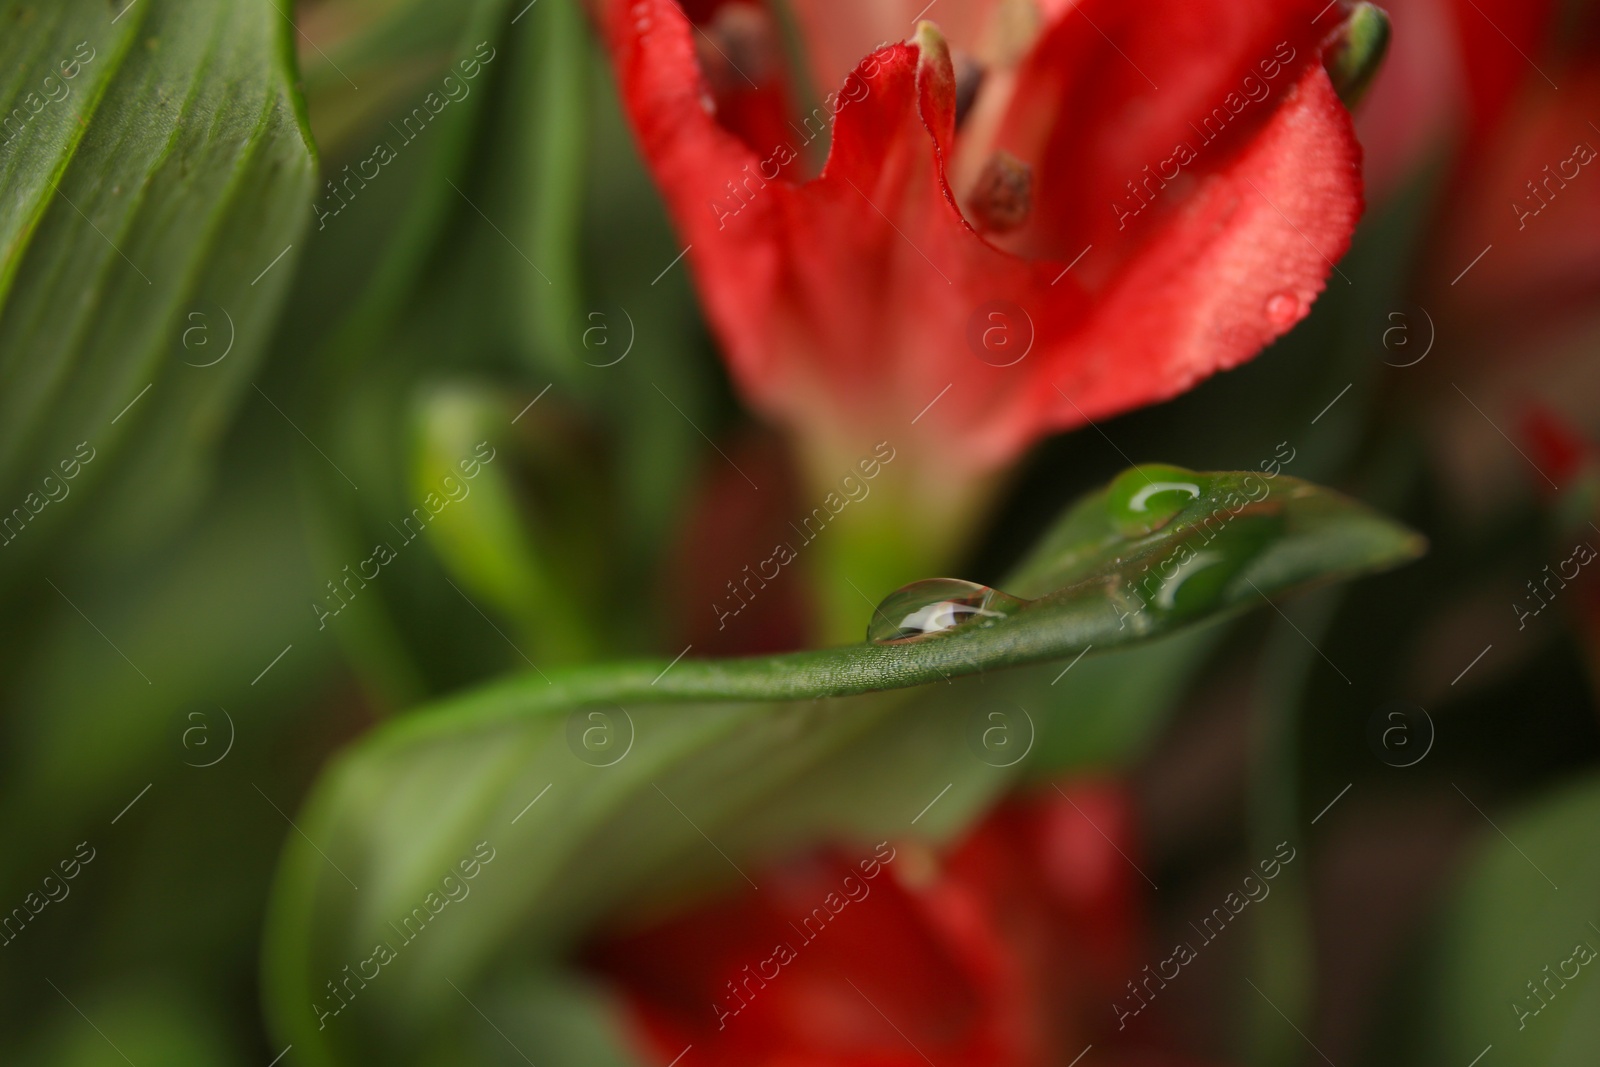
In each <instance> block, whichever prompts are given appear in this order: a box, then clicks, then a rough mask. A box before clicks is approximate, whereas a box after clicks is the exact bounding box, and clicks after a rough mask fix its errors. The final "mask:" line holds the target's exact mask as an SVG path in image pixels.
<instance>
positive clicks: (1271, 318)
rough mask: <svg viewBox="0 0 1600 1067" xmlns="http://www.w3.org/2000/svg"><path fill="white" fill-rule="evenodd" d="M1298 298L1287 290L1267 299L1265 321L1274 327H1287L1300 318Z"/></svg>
mask: <svg viewBox="0 0 1600 1067" xmlns="http://www.w3.org/2000/svg"><path fill="white" fill-rule="evenodd" d="M1300 311H1301V309H1300V298H1299V297H1298V296H1296V295H1295V294H1293V293H1291V292H1289V291H1288V290H1287V289H1284V290H1281V291H1279V292H1276V293H1273V294H1272V295H1271V296H1269V297H1267V321H1268V322H1270V323H1272V325H1274V326H1288V325H1290V324H1291V323H1293V322H1294V321H1295V320H1296V319H1298V318H1299V317H1300Z"/></svg>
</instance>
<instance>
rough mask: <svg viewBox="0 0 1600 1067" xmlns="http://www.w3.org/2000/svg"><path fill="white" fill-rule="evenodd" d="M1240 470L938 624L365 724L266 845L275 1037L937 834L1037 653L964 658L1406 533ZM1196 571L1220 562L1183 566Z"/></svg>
mask: <svg viewBox="0 0 1600 1067" xmlns="http://www.w3.org/2000/svg"><path fill="white" fill-rule="evenodd" d="M1147 478H1148V481H1146V479H1147ZM1129 479H1137V480H1138V482H1139V485H1137V486H1130V484H1129ZM1165 483H1175V484H1177V485H1181V486H1192V487H1193V492H1194V494H1198V495H1191V494H1190V492H1189V491H1188V490H1185V489H1178V488H1171V487H1167V486H1165ZM1151 484H1153V485H1154V487H1155V488H1154V489H1152V490H1151V491H1149V492H1146V491H1144V490H1143V489H1142V487H1143V486H1145V485H1151ZM1267 486H1268V483H1266V482H1264V481H1263V480H1262V479H1260V478H1258V477H1255V476H1248V475H1233V474H1211V475H1195V474H1193V473H1192V472H1187V471H1176V469H1173V468H1163V469H1155V468H1151V469H1148V470H1146V471H1137V470H1136V471H1134V472H1130V474H1129V475H1125V476H1124V477H1123V478H1122V479H1119V480H1118V481H1117V482H1115V483H1113V485H1112V486H1111V487H1109V488H1108V489H1107V490H1105V491H1102V492H1100V493H1097V494H1094V495H1092V496H1090V497H1089V498H1088V499H1087V500H1085V501H1084V502H1082V503H1081V504H1079V505H1078V506H1077V507H1075V508H1074V509H1072V510H1071V511H1070V512H1069V513H1068V515H1067V516H1066V517H1065V518H1064V519H1063V520H1062V523H1061V524H1060V526H1058V527H1057V529H1056V530H1055V531H1054V533H1053V534H1052V535H1051V537H1049V538H1047V540H1046V543H1045V544H1046V547H1045V548H1044V549H1042V550H1041V552H1040V554H1038V555H1036V556H1034V557H1033V558H1032V559H1030V561H1029V562H1028V563H1027V564H1026V565H1025V566H1024V567H1023V568H1022V569H1021V570H1020V571H1019V573H1018V575H1017V580H1016V582H1015V583H1013V584H1014V587H1015V588H1017V589H1019V590H1025V591H1027V592H1028V593H1030V594H1032V595H1033V597H1034V599H1032V600H1031V601H1030V602H1029V603H1028V604H1027V605H1026V606H1024V607H1022V608H1021V609H1019V610H1017V611H1015V612H1014V613H1012V614H1010V615H1006V616H1003V617H996V618H988V619H983V620H982V621H981V622H980V623H978V624H970V625H968V626H963V627H960V628H957V629H955V630H952V631H950V632H947V633H942V634H935V635H932V636H929V637H926V638H923V639H919V640H913V641H910V642H907V643H903V644H896V645H869V644H864V645H856V646H850V647H846V648H839V649H828V650H822V651H815V652H802V653H794V654H791V655H786V656H766V657H753V658H750V659H741V660H726V661H695V660H692V659H682V660H680V661H678V662H671V661H667V660H660V661H649V662H644V663H620V664H611V665H604V666H598V667H593V668H573V669H568V670H560V671H558V670H554V669H552V670H551V671H549V672H547V673H548V675H549V677H548V678H545V677H541V676H539V675H532V676H524V677H518V678H514V679H511V680H508V681H506V682H503V683H500V684H497V685H493V686H489V687H486V688H484V689H481V690H478V691H477V692H474V693H470V694H467V695H465V696H462V697H459V698H456V699H454V700H450V701H447V702H445V703H443V704H440V705H438V706H436V707H434V708H432V709H427V710H424V711H422V712H419V713H417V714H415V715H413V716H410V717H408V718H406V719H404V720H400V721H397V722H395V723H393V724H391V725H389V726H386V727H384V728H383V729H381V730H379V731H377V732H375V733H374V734H373V735H371V736H369V737H368V738H367V739H366V740H364V741H363V742H362V743H361V744H359V745H358V746H356V747H355V748H354V749H352V750H351V751H350V752H348V753H346V754H345V755H344V756H343V757H342V758H341V759H340V760H339V761H338V762H337V763H336V764H335V765H334V766H333V767H331V768H329V770H328V771H327V772H326V773H325V775H324V776H323V778H322V780H321V782H320V783H319V785H318V787H317V788H316V790H315V791H314V793H313V796H312V799H311V800H310V802H309V804H308V806H307V808H306V810H305V811H304V812H303V813H302V815H301V816H300V818H299V820H298V822H299V825H300V826H301V827H302V828H303V829H304V830H305V833H306V837H307V838H308V839H309V841H311V842H314V843H315V847H312V846H311V845H308V844H306V842H305V841H304V840H302V839H300V838H298V837H296V838H295V839H293V840H290V841H289V842H288V845H287V846H286V851H285V855H284V858H283V862H282V866H281V867H280V871H279V877H278V881H277V885H276V887H275V890H274V894H273V905H272V914H271V917H270V920H269V927H268V933H267V938H266V950H267V957H266V975H265V986H266V989H267V994H268V1003H269V1011H270V1014H271V1016H272V1019H273V1022H274V1025H275V1026H276V1028H277V1029H278V1031H279V1034H280V1036H281V1037H282V1038H283V1039H284V1040H287V1041H292V1042H293V1043H294V1044H295V1045H296V1048H297V1050H301V1051H303V1053H304V1055H305V1057H306V1062H314V1063H344V1062H358V1061H359V1060H360V1059H361V1057H362V1056H371V1055H373V1054H374V1051H375V1050H377V1049H380V1048H381V1049H382V1055H383V1056H384V1057H386V1058H387V1057H393V1059H394V1061H395V1062H408V1061H409V1062H415V1059H414V1057H415V1056H416V1054H417V1053H416V1049H418V1048H420V1047H424V1046H426V1045H428V1044H429V1043H430V1042H431V1041H432V1040H434V1039H435V1038H437V1035H438V1034H439V1033H441V1032H443V1031H444V1030H445V1029H448V1028H449V1027H450V1026H451V1025H452V1024H451V1022H450V1020H451V1019H452V1018H453V1017H455V1016H456V1015H457V1014H458V1013H459V1011H460V1005H459V1004H457V1003H455V1002H454V1001H452V1000H451V998H449V997H447V996H445V995H444V994H445V993H447V992H449V987H448V986H447V985H445V984H444V983H445V979H447V978H448V979H449V980H450V981H452V982H455V983H456V984H457V985H459V986H461V987H462V988H463V989H470V988H473V987H474V986H476V985H478V984H479V983H481V982H482V981H483V980H484V976H485V975H486V973H487V972H488V971H489V970H490V969H491V968H492V967H493V966H494V965H495V964H496V962H497V961H506V960H510V959H518V960H521V961H523V962H527V961H529V960H540V959H544V960H549V959H552V958H559V956H560V954H561V953H562V952H563V950H565V949H566V948H568V947H570V946H571V945H572V943H573V942H574V941H576V940H577V939H579V938H581V937H582V936H584V933H585V931H587V930H589V929H591V928H592V927H593V925H594V924H596V923H597V922H600V921H602V920H603V919H604V918H605V917H606V916H607V915H608V914H611V913H613V912H615V911H617V910H630V911H636V910H639V909H657V908H662V907H670V906H671V905H672V904H673V903H674V902H676V901H680V900H682V899H683V898H684V897H686V896H689V895H693V894H696V893H701V892H704V891H706V890H707V889H708V888H712V887H715V886H718V885H726V884H730V883H731V884H738V883H739V881H740V879H741V878H743V877H748V873H749V872H750V871H759V869H760V865H761V863H762V861H763V860H765V859H770V858H773V857H775V856H777V855H780V854H782V853H784V852H785V851H787V850H790V849H792V848H795V847H799V846H800V845H802V844H804V843H806V842H810V841H815V840H817V839H818V838H827V839H832V840H839V841H848V842H856V843H865V842H871V841H876V840H880V839H882V838H883V837H887V836H894V837H904V836H907V835H921V836H924V837H928V838H932V839H938V838H941V837H944V836H947V835H949V834H953V833H955V832H958V831H959V830H960V829H961V827H962V826H963V825H965V823H966V821H967V820H968V819H970V818H971V817H972V815H973V814H974V813H975V812H977V811H979V810H981V809H982V808H983V807H984V806H985V805H987V804H988V803H989V802H991V801H992V799H993V797H994V796H995V795H996V793H998V792H999V791H1000V790H1001V789H1003V788H1004V787H1005V785H1006V784H1007V782H1009V781H1010V780H1011V779H1012V777H1013V776H1014V775H1015V774H1016V773H1017V769H1018V768H1019V767H1020V766H1021V755H1022V754H1023V753H1025V748H1024V749H1023V752H1019V753H1018V755H1017V757H1016V758H1012V757H1011V756H1010V755H1009V752H1010V750H1008V749H1004V750H1001V751H999V752H996V751H994V750H993V749H988V748H986V747H985V746H984V744H982V743H978V742H976V741H975V737H974V735H975V733H976V734H978V735H979V736H981V735H982V734H983V731H984V730H985V729H986V728H987V725H986V724H988V723H989V722H990V721H991V719H990V714H991V711H992V710H993V708H994V707H995V705H997V704H998V705H1000V706H1001V710H1002V711H1007V709H1009V708H1010V707H1012V706H1014V704H1015V701H1014V700H1013V699H1012V698H1013V697H1014V696H1017V695H1020V694H1024V693H1034V694H1037V693H1039V692H1049V691H1050V687H1049V686H1048V685H1045V686H1042V687H1041V685H1040V679H1039V677H1038V675H1039V674H1040V672H1041V668H1037V667H1036V668H1034V669H1033V670H1031V671H1015V672H1007V673H1005V674H1001V675H989V674H986V673H984V672H986V671H990V670H993V669H995V668H1000V667H1012V666H1020V665H1025V664H1038V663H1042V662H1043V661H1046V660H1050V659H1058V658H1060V657H1064V656H1070V655H1076V654H1077V653H1078V652H1080V651H1082V650H1084V649H1085V648H1087V647H1088V646H1089V645H1094V646H1095V647H1096V649H1098V648H1100V647H1101V646H1102V645H1103V646H1104V647H1107V648H1113V647H1119V646H1127V647H1131V646H1132V645H1133V644H1134V643H1135V642H1141V641H1147V640H1149V639H1150V638H1153V637H1156V636H1158V635H1163V634H1168V633H1173V632H1175V631H1177V629H1178V628H1179V627H1181V626H1183V625H1184V624H1186V623H1190V622H1197V621H1200V620H1202V619H1208V618H1215V617H1217V616H1218V615H1219V614H1220V613H1225V612H1228V611H1231V610H1236V609H1240V608H1242V607H1245V606H1249V605H1252V604H1256V603H1259V602H1260V600H1261V599H1262V598H1263V597H1264V596H1265V595H1268V594H1273V593H1278V592H1282V591H1285V590H1287V589H1291V588H1294V587H1297V586H1300V585H1304V584H1307V583H1309V582H1312V581H1318V580H1327V579H1331V578H1337V577H1347V576H1350V575H1353V574H1356V573H1361V572H1363V571H1367V570H1371V569H1374V568H1377V567H1381V566H1387V565H1391V564H1394V563H1396V562H1399V561H1401V560H1404V559H1406V558H1409V557H1410V556H1411V555H1414V554H1415V553H1416V552H1417V551H1418V550H1419V548H1420V543H1419V540H1418V539H1417V538H1416V537H1415V536H1414V535H1412V534H1410V533H1408V532H1407V531H1405V530H1403V529H1401V528H1400V527H1397V526H1395V525H1394V524H1392V523H1390V522H1388V521H1387V520H1384V519H1382V518H1380V517H1379V516H1377V515H1374V514H1373V513H1371V512H1370V511H1368V510H1367V509H1365V508H1363V507H1361V506H1360V505H1358V504H1355V503H1353V502H1351V501H1348V500H1346V499H1344V498H1342V497H1339V496H1337V495H1336V494H1333V493H1330V492H1328V491H1326V490H1321V489H1317V488H1315V487H1313V486H1310V485H1307V484H1305V483H1301V482H1296V481H1293V480H1290V479H1287V478H1285V479H1282V480H1280V481H1277V482H1275V483H1272V484H1271V486H1270V489H1268V488H1267ZM1244 493H1250V494H1252V495H1254V496H1255V497H1256V500H1255V502H1254V503H1251V502H1249V501H1248V500H1246V499H1245V497H1244V496H1242V495H1241V494H1244ZM1160 494H1166V495H1162V496H1161V498H1160V499H1159V500H1158V499H1157V496H1158V495H1160ZM1172 494H1176V495H1177V496H1178V497H1179V498H1180V499H1172V496H1171V495H1172ZM1163 505H1165V506H1163ZM1219 509H1220V510H1219ZM1186 546H1187V547H1188V548H1190V549H1192V550H1193V551H1192V552H1191V553H1190V555H1193V556H1194V557H1196V558H1200V556H1201V553H1202V552H1209V553H1212V554H1214V555H1215V557H1216V561H1215V562H1211V563H1207V564H1206V566H1204V567H1202V566H1200V565H1199V564H1196V563H1194V562H1190V563H1188V564H1185V566H1186V567H1187V568H1188V570H1187V571H1185V570H1172V571H1171V577H1169V578H1168V580H1167V584H1166V585H1162V584H1161V583H1159V582H1158V583H1157V584H1155V585H1152V586H1151V587H1150V588H1151V590H1152V592H1150V594H1149V602H1148V605H1147V606H1146V607H1145V608H1143V609H1142V610H1140V609H1136V608H1135V606H1134V603H1135V597H1136V594H1135V593H1130V592H1129V591H1128V588H1127V587H1128V585H1129V583H1130V582H1139V581H1142V580H1143V579H1144V575H1145V574H1146V573H1147V572H1148V570H1149V569H1150V568H1151V567H1154V568H1155V569H1156V573H1157V574H1158V575H1159V574H1160V573H1161V570H1160V565H1161V563H1162V562H1164V561H1169V560H1172V559H1174V558H1176V557H1177V556H1179V555H1180V554H1182V550H1183V549H1184V548H1185V547H1186ZM1197 546H1198V547H1197ZM1202 562H1206V561H1205V560H1203V559H1202ZM1175 566H1176V565H1175ZM1213 568H1214V569H1216V570H1218V571H1220V572H1222V576H1221V577H1220V578H1216V577H1207V580H1205V581H1203V582H1202V581H1200V580H1199V576H1201V575H1203V572H1204V571H1205V570H1208V569H1213ZM1191 582H1194V583H1195V584H1194V585H1193V587H1192V590H1191V588H1190V583H1191ZM1172 583H1176V584H1175V585H1174V584H1172ZM962 676H968V677H962ZM932 682H938V683H942V684H938V685H928V684H927V683H932ZM916 686H922V688H916V689H911V690H910V691H909V692H903V693H878V692H874V691H877V690H888V689H897V688H906V687H916ZM1027 699H1029V700H1031V699H1033V698H1032V697H1031V696H1030V697H1027ZM774 700H784V701H788V702H787V703H781V704H774V703H771V701H774ZM1022 710H1024V711H1026V710H1027V709H1026V708H1023V709H1022ZM1038 710H1039V711H1040V713H1041V714H1042V713H1043V712H1044V709H1043V708H1039V709H1038ZM1029 714H1030V715H1031V714H1032V713H1031V712H1030V713H1029ZM1067 714H1069V715H1070V709H1067ZM703 835H704V836H703ZM708 837H709V838H710V839H711V840H712V841H714V842H715V843H716V844H715V848H714V849H713V846H711V845H708V843H707V838H708ZM480 842H486V844H485V845H484V846H483V847H484V848H486V849H488V850H491V851H492V852H493V854H494V857H495V858H494V859H493V861H492V862H490V863H487V864H484V865H483V866H482V869H481V870H480V871H479V872H478V874H477V877H476V878H475V879H474V881H473V882H472V884H471V886H470V893H469V896H468V897H466V898H465V899H463V900H461V901H459V902H458V903H456V904H446V905H443V906H442V907H441V908H440V910H439V913H438V916H437V918H436V919H432V920H430V922H432V921H436V922H438V923H439V924H441V925H448V927H449V933H448V934H446V935H442V936H435V935H430V934H428V932H427V930H426V929H424V930H423V932H422V933H420V934H418V935H417V936H415V937H414V938H411V939H409V940H407V939H405V938H404V935H402V934H400V933H399V932H397V931H398V929H399V928H398V927H397V926H391V925H390V924H391V923H399V922H400V920H401V919H402V918H403V917H404V916H406V915H407V914H409V913H410V912H411V909H412V908H413V907H414V906H418V905H423V904H424V903H425V901H427V899H428V894H429V893H430V892H431V891H435V890H436V889H437V887H438V885H439V883H440V880H441V879H442V878H443V876H444V875H445V874H447V873H449V872H450V871H451V870H452V869H454V866H455V865H456V864H457V863H458V862H459V861H461V860H463V859H465V858H468V857H469V856H470V855H471V854H472V852H473V850H474V848H475V847H477V846H478V844H479V843H480ZM719 852H720V853H721V855H719V854H718V853H719ZM357 887H359V888H357ZM436 899H438V898H436ZM425 914H426V912H425ZM385 939H387V941H388V943H389V944H390V946H391V951H394V952H395V959H394V960H393V962H391V963H390V964H388V965H387V966H385V967H383V968H382V969H381V970H380V971H379V977H378V978H376V979H373V980H372V981H371V982H370V983H368V985H367V986H366V987H363V988H361V989H360V990H359V991H358V992H355V993H354V995H353V996H352V997H350V998H349V1006H348V1007H345V1008H340V1004H341V1001H340V1000H334V999H331V992H330V991H329V990H328V989H327V987H326V983H327V982H330V981H343V980H344V978H343V975H344V974H345V973H346V972H344V971H343V968H344V967H345V966H346V965H349V966H351V967H352V968H358V969H366V970H367V971H368V972H369V973H370V965H365V964H363V963H362V961H363V960H366V959H368V958H370V957H371V956H372V954H373V952H374V948H375V946H376V945H377V944H378V943H379V942H380V941H384V940H385ZM353 988H354V987H353V986H352V989H353ZM456 999H459V998H456ZM315 1005H320V1010H321V1012H332V1011H333V1010H334V1009H339V1013H338V1014H337V1015H332V1014H330V1015H327V1016H323V1015H321V1014H320V1012H319V1009H318V1007H317V1006H315Z"/></svg>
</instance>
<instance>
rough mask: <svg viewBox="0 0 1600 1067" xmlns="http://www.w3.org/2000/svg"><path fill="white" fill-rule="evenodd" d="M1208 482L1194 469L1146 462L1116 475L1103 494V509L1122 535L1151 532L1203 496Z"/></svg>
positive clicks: (1137, 534)
mask: <svg viewBox="0 0 1600 1067" xmlns="http://www.w3.org/2000/svg"><path fill="white" fill-rule="evenodd" d="M1208 488H1209V482H1208V481H1207V480H1206V479H1205V478H1203V477H1201V476H1200V475H1198V474H1196V473H1195V472H1194V471H1191V470H1185V469H1184V468H1183V467H1169V466H1166V465H1164V464H1155V463H1149V464H1145V465H1144V466H1141V467H1130V468H1128V469H1127V470H1125V471H1123V472H1122V473H1121V474H1119V475H1117V477H1116V479H1115V480H1114V481H1112V483H1111V487H1110V488H1109V489H1108V490H1107V493H1106V510H1107V511H1108V512H1109V513H1110V515H1111V521H1112V522H1113V523H1115V524H1116V527H1117V532H1118V533H1120V534H1122V536H1124V537H1143V536H1144V535H1145V534H1148V533H1154V532H1155V531H1156V530H1159V529H1161V527H1163V526H1165V525H1166V524H1167V523H1169V522H1171V521H1172V517H1173V516H1174V515H1176V514H1178V512H1180V511H1182V510H1183V509H1184V508H1185V507H1187V506H1188V505H1189V502H1190V501H1192V500H1198V499H1199V498H1200V497H1202V496H1204V495H1205V493H1206V491H1207V489H1208Z"/></svg>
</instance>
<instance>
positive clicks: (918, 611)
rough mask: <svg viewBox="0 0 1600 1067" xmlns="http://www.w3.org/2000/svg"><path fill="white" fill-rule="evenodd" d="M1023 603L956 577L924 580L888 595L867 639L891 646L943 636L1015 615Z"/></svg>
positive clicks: (873, 617) (876, 615)
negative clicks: (967, 627)
mask: <svg viewBox="0 0 1600 1067" xmlns="http://www.w3.org/2000/svg"><path fill="white" fill-rule="evenodd" d="M1025 604H1027V601H1025V600H1022V599H1021V598H1019V597H1014V596H1012V595H1011V594H1010V593H1005V592H1001V591H1000V590H999V589H992V588H990V587H989V586H987V585H978V584H977V583H976V582H964V581H962V580H960V579H959V578H928V579H925V580H923V581H920V582H912V583H911V584H910V585H903V586H901V587H900V588H899V589H896V590H895V591H894V592H892V593H890V594H889V595H888V596H886V597H884V598H883V601H882V602H881V603H879V605H878V607H877V610H875V611H874V612H873V613H872V621H871V622H869V623H868V624H867V640H868V641H873V642H876V643H877V644H880V645H883V644H893V643H897V642H900V641H910V640H915V639H916V638H919V637H926V636H928V635H929V634H937V633H943V632H945V631H946V630H953V629H955V628H956V627H958V626H967V625H973V624H979V623H985V622H993V621H994V620H996V619H1003V618H1005V617H1007V616H1008V615H1012V614H1015V613H1016V612H1017V611H1018V610H1019V609H1020V608H1022V607H1023V606H1024V605H1025Z"/></svg>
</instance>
